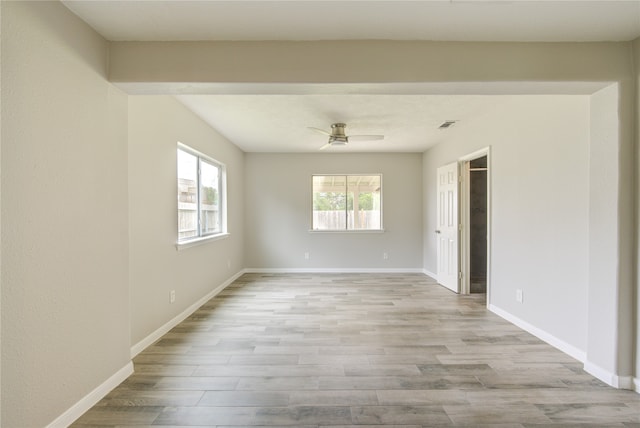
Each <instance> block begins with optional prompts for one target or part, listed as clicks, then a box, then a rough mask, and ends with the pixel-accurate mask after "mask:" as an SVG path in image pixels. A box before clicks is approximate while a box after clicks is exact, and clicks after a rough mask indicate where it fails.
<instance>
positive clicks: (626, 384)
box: [584, 361, 640, 392]
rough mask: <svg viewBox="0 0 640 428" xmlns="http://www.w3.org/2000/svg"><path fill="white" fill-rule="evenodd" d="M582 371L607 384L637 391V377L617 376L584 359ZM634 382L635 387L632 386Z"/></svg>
mask: <svg viewBox="0 0 640 428" xmlns="http://www.w3.org/2000/svg"><path fill="white" fill-rule="evenodd" d="M584 371H586V372H587V373H589V374H590V375H592V376H594V377H596V378H598V379H600V380H601V381H603V382H604V383H606V384H607V385H610V386H613V387H614V388H619V389H630V390H632V391H633V390H635V391H638V392H640V391H639V390H638V386H639V384H638V382H637V380H638V379H634V378H633V377H631V376H618V375H617V374H615V373H612V372H610V371H609V370H606V369H603V368H602V367H600V366H598V365H596V364H593V363H592V362H590V361H585V363H584ZM634 383H635V388H634Z"/></svg>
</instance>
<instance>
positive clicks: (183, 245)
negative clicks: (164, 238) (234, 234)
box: [176, 232, 231, 251]
mask: <svg viewBox="0 0 640 428" xmlns="http://www.w3.org/2000/svg"><path fill="white" fill-rule="evenodd" d="M229 236H231V234H230V233H226V232H223V233H216V234H215V235H208V236H200V237H198V238H194V239H189V240H188V241H178V242H176V250H178V251H182V250H186V249H187V248H191V247H195V246H196V245H202V244H206V243H208V242H213V241H219V240H220V239H226V238H228V237H229Z"/></svg>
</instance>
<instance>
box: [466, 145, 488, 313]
mask: <svg viewBox="0 0 640 428" xmlns="http://www.w3.org/2000/svg"><path fill="white" fill-rule="evenodd" d="M483 156H486V157H487V307H489V304H490V302H491V173H492V167H491V146H487V147H484V148H482V149H480V150H477V151H475V152H473V153H469V154H467V155H465V156H462V157H460V158H459V159H458V162H459V171H460V172H461V174H460V175H461V180H460V198H459V201H458V202H459V206H460V225H461V237H460V252H459V254H460V261H459V263H460V272H461V273H462V279H461V282H460V294H470V292H471V254H470V253H471V245H470V244H471V228H470V224H471V215H470V204H469V198H470V195H471V191H470V190H471V187H470V172H469V163H470V162H471V161H472V160H475V159H478V158H481V157H483Z"/></svg>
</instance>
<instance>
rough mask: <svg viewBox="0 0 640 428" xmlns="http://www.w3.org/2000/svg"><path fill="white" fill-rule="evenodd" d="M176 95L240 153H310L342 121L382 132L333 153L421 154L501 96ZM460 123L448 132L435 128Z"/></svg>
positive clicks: (361, 130) (356, 130)
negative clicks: (379, 137) (380, 137)
mask: <svg viewBox="0 0 640 428" xmlns="http://www.w3.org/2000/svg"><path fill="white" fill-rule="evenodd" d="M178 99H179V100H180V101H181V102H183V103H184V104H185V105H186V106H187V107H189V108H190V109H191V110H192V111H194V112H195V113H196V114H198V115H199V116H201V117H202V118H204V119H205V120H206V121H207V122H208V123H210V124H211V125H212V126H213V127H214V128H216V129H217V130H218V131H219V132H220V133H222V134H223V135H225V136H227V137H228V138H230V139H231V140H232V141H233V142H234V143H236V145H238V146H239V147H240V148H241V149H243V150H244V151H246V152H303V151H316V150H318V149H319V148H320V147H322V146H323V145H324V144H325V143H326V142H327V137H326V136H324V135H322V134H320V133H318V132H315V131H312V130H310V129H308V128H309V127H315V128H320V129H325V130H327V131H331V124H332V123H335V122H345V123H346V124H347V128H346V132H347V135H363V134H364V135H377V134H382V135H384V136H385V139H384V140H381V141H350V142H349V144H348V146H346V147H344V146H342V147H332V148H331V149H330V151H334V152H343V151H351V152H363V151H366V152H422V151H424V150H426V148H428V147H429V146H431V145H433V144H436V143H437V142H439V141H440V140H441V139H442V138H444V136H445V134H447V133H451V132H454V131H455V129H456V126H464V123H465V121H467V120H468V119H470V118H472V117H475V116H478V115H481V114H483V113H486V112H487V111H490V110H491V109H492V108H493V106H495V105H496V104H497V103H500V102H501V100H504V99H505V97H503V96H484V95H455V96H451V95H369V94H367V95H180V96H178ZM446 120H456V121H460V122H459V123H458V124H456V125H454V126H453V127H452V128H450V129H448V130H440V129H438V126H439V125H441V124H442V123H443V122H444V121H446Z"/></svg>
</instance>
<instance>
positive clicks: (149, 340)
mask: <svg viewBox="0 0 640 428" xmlns="http://www.w3.org/2000/svg"><path fill="white" fill-rule="evenodd" d="M244 273H245V270H244V269H243V270H241V271H239V272H238V273H236V274H235V275H233V276H232V277H230V278H229V279H227V280H226V281H225V282H223V283H222V284H220V285H219V286H217V287H216V288H214V289H213V290H212V291H210V292H209V293H207V295H206V296H204V297H202V298H201V299H200V300H198V301H196V302H195V303H194V304H192V305H191V306H189V307H188V308H187V309H185V310H184V311H182V312H181V313H180V314H178V315H177V316H176V317H174V318H173V319H171V320H169V321H168V322H167V323H166V324H164V325H163V326H162V327H160V328H158V329H157V330H156V331H154V332H153V333H151V334H150V335H148V336H147V337H145V338H144V339H142V340H141V341H140V342H138V343H136V344H135V345H133V346H132V347H131V358H134V357H135V356H136V355H138V354H139V353H140V352H142V351H144V350H145V349H146V348H147V347H148V346H149V345H151V344H153V343H154V342H155V341H156V340H158V339H160V338H161V337H162V336H164V335H165V334H167V333H168V332H169V330H171V329H172V328H173V327H175V326H177V325H178V324H180V323H181V322H182V321H184V320H185V319H187V317H189V316H190V315H191V314H192V313H194V312H195V311H196V310H197V309H198V308H200V306H202V305H204V304H205V303H207V302H208V301H209V300H211V298H213V297H214V296H215V295H216V294H218V293H220V292H221V291H222V290H224V289H225V288H227V286H228V285H229V284H231V283H232V282H233V281H235V280H236V279H238V278H239V277H240V276H241V275H242V274H244Z"/></svg>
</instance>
